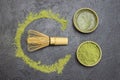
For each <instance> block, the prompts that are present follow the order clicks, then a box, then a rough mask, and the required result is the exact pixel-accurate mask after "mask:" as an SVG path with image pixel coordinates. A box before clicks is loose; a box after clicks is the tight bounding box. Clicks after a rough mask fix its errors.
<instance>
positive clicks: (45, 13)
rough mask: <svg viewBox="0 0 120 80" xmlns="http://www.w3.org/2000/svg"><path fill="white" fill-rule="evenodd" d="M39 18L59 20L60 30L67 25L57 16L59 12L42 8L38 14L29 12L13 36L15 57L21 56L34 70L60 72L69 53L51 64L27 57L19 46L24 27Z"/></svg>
mask: <svg viewBox="0 0 120 80" xmlns="http://www.w3.org/2000/svg"><path fill="white" fill-rule="evenodd" d="M41 18H49V19H53V20H55V21H57V22H59V23H60V24H61V25H62V27H61V30H63V31H64V30H65V29H66V26H67V21H66V20H65V19H63V18H59V14H54V13H52V11H51V10H42V11H40V12H39V13H38V14H37V13H36V14H34V13H32V12H31V13H30V14H29V15H28V16H27V17H26V19H25V21H24V22H23V23H19V24H18V26H19V27H18V28H17V32H16V36H15V45H16V47H17V49H16V57H18V58H21V59H22V60H23V61H24V62H25V63H26V64H27V65H29V67H31V68H34V69H35V70H39V71H41V72H44V73H51V72H57V73H58V74H60V73H62V71H63V69H64V67H65V65H66V64H67V63H68V61H69V60H70V58H71V55H70V54H67V55H66V56H65V57H64V58H61V59H59V60H58V61H56V62H55V63H54V64H51V65H45V64H42V63H41V61H34V60H32V59H31V58H29V57H28V56H27V55H26V54H25V53H24V52H23V50H22V47H21V37H22V34H23V33H24V30H25V28H26V27H27V26H28V25H29V24H30V23H31V22H33V21H35V20H38V19H41Z"/></svg>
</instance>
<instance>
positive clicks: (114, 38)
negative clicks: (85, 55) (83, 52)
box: [0, 0, 120, 80]
mask: <svg viewBox="0 0 120 80" xmlns="http://www.w3.org/2000/svg"><path fill="white" fill-rule="evenodd" d="M83 7H89V8H92V9H94V10H95V11H96V12H97V14H98V16H99V26H98V28H97V30H96V31H95V32H93V33H91V34H82V33H80V32H78V31H77V30H76V29H75V28H74V26H73V23H72V18H73V15H74V12H75V11H76V10H77V9H79V8H83ZM43 9H47V10H48V9H51V10H52V11H53V12H54V13H59V14H60V15H61V17H64V18H65V19H66V20H67V21H68V26H67V30H66V31H64V32H62V31H61V30H60V26H61V25H60V24H59V23H57V22H56V21H54V20H49V19H40V20H37V21H35V22H33V23H31V24H30V25H29V26H28V27H27V28H26V30H25V33H24V35H23V36H22V47H23V50H24V52H25V53H26V54H27V55H28V56H29V57H31V58H32V59H34V60H36V61H38V60H41V61H42V63H44V64H52V63H54V62H55V61H56V60H58V59H59V58H61V57H64V56H65V55H66V54H68V53H70V54H71V55H72V58H71V59H70V61H69V62H68V64H67V65H66V66H65V68H64V70H63V73H62V74H60V75H58V74H57V73H56V72H54V73H50V74H46V73H42V72H40V71H37V70H34V69H32V68H30V67H29V66H28V65H26V64H25V63H24V62H23V61H22V60H21V59H18V58H16V57H15V47H14V45H13V43H14V37H15V33H16V30H17V28H18V22H22V21H23V20H24V19H25V17H26V16H27V15H28V14H29V12H34V13H37V12H39V11H41V10H43ZM28 29H34V30H38V31H40V32H42V33H45V34H49V35H50V36H68V37H69V45H68V46H61V47H58V46H57V47H47V48H44V49H42V50H39V51H36V52H35V53H29V52H27V50H26V43H25V40H26V36H27V31H28ZM86 40H93V41H95V42H97V43H98V44H99V45H100V46H101V48H102V51H103V56H102V60H101V62H100V63H99V64H98V65H97V66H95V67H92V68H88V67H84V66H82V65H81V64H79V63H78V62H77V60H76V56H75V52H76V49H77V47H78V45H79V44H80V43H81V42H83V41H86ZM0 80H120V0H0Z"/></svg>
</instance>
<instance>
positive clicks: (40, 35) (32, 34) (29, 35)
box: [28, 30, 48, 37]
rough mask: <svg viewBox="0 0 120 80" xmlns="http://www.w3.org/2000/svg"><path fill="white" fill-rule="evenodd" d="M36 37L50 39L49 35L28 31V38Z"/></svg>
mask: <svg viewBox="0 0 120 80" xmlns="http://www.w3.org/2000/svg"><path fill="white" fill-rule="evenodd" d="M35 36H38V37H42V36H43V37H48V36H47V35H45V34H43V33H40V32H38V31H35V30H29V31H28V37H35Z"/></svg>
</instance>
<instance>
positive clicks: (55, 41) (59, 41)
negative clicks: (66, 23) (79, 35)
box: [50, 37, 68, 45]
mask: <svg viewBox="0 0 120 80" xmlns="http://www.w3.org/2000/svg"><path fill="white" fill-rule="evenodd" d="M67 44H68V38H66V37H50V45H67Z"/></svg>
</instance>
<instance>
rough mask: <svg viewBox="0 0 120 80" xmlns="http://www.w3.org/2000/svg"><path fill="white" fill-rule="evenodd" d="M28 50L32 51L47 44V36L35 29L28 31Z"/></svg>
mask: <svg viewBox="0 0 120 80" xmlns="http://www.w3.org/2000/svg"><path fill="white" fill-rule="evenodd" d="M27 43H28V46H27V47H28V51H29V52H33V51H36V50H38V49H40V48H43V47H46V46H48V45H49V36H47V35H45V34H43V33H40V32H37V31H35V30H29V31H28V39H27Z"/></svg>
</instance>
